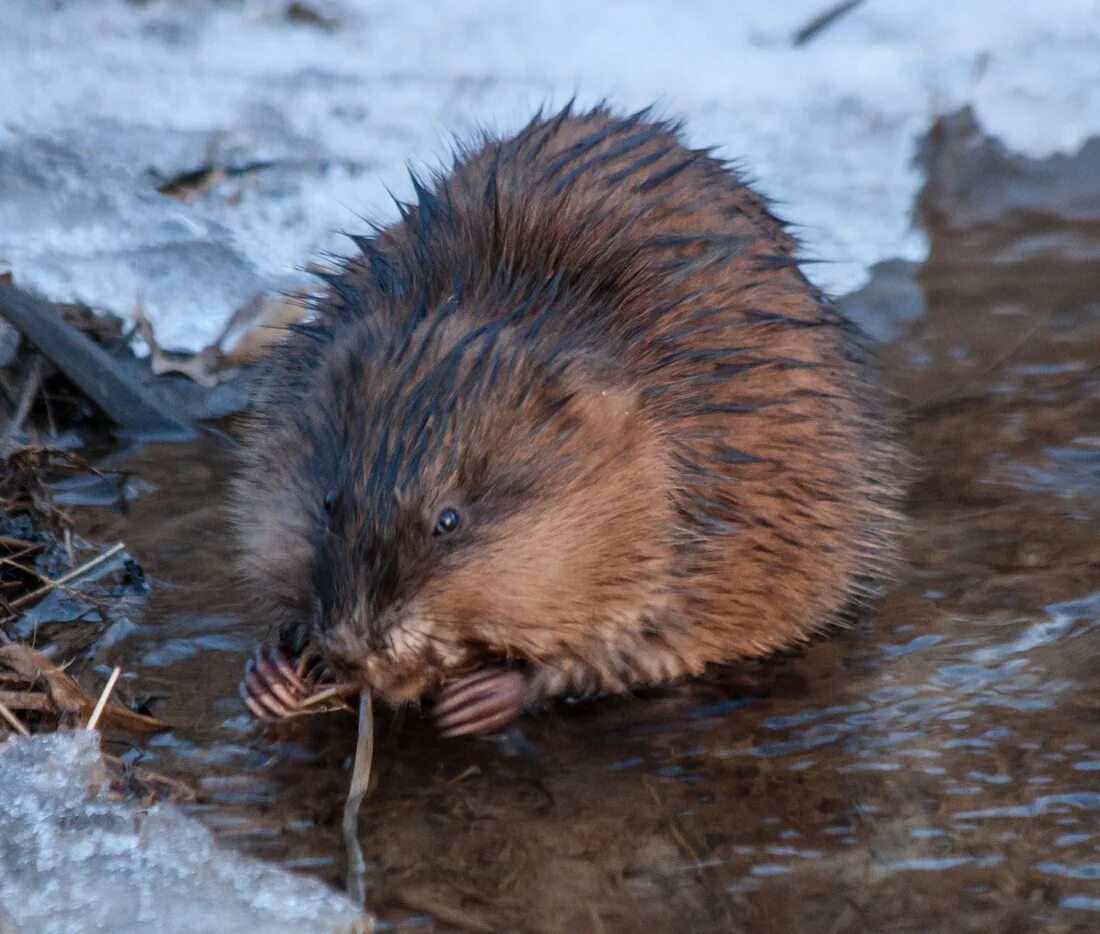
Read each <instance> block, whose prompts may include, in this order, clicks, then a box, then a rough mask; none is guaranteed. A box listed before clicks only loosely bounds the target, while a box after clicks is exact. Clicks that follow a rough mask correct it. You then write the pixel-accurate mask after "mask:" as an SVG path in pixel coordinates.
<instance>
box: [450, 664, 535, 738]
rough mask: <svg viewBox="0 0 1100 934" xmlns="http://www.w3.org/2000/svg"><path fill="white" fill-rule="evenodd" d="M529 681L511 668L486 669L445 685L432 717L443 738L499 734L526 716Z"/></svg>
mask: <svg viewBox="0 0 1100 934" xmlns="http://www.w3.org/2000/svg"><path fill="white" fill-rule="evenodd" d="M526 696H527V678H526V677H525V676H524V675H523V673H522V672H519V671H515V670H514V669H510V668H484V669H482V670H481V671H479V672H477V673H476V674H472V675H470V676H469V677H467V678H463V679H461V680H460V681H455V682H454V683H453V684H448V685H446V686H445V687H444V688H443V689H442V691H441V692H440V694H439V697H438V698H437V700H436V703H435V709H434V711H433V716H434V719H435V722H436V726H437V727H438V728H439V732H440V735H441V736H448V737H450V736H480V735H485V734H487V733H496V732H499V731H500V730H502V729H504V728H505V727H506V726H508V724H510V723H511V722H512V721H513V720H515V719H516V718H517V717H519V715H520V714H521V713H523V705H524V700H525V698H526Z"/></svg>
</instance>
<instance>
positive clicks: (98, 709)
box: [87, 665, 122, 730]
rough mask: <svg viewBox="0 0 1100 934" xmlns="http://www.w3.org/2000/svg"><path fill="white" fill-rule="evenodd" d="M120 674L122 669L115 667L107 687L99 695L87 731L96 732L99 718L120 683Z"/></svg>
mask: <svg viewBox="0 0 1100 934" xmlns="http://www.w3.org/2000/svg"><path fill="white" fill-rule="evenodd" d="M120 674H122V669H121V668H119V667H118V665H115V670H114V671H112V672H111V677H109V678H108V679H107V686H106V687H105V688H104V689H103V693H102V694H100V695H99V700H98V701H96V705H95V710H93V711H92V715H91V716H90V717H89V718H88V727H87V729H89V730H94V729H95V728H96V726H97V725H98V724H99V718H100V717H101V716H102V715H103V710H104V708H105V707H106V706H107V699H108V698H109V697H110V696H111V691H113V690H114V689H115V682H116V681H118V676H119V675H120Z"/></svg>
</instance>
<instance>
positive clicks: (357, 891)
mask: <svg viewBox="0 0 1100 934" xmlns="http://www.w3.org/2000/svg"><path fill="white" fill-rule="evenodd" d="M373 759H374V710H373V708H372V706H371V693H370V691H363V692H362V693H360V695H359V737H358V739H357V740H356V742H355V762H354V764H353V765H352V771H351V787H350V788H349V789H348V800H347V802H346V803H345V804H344V820H343V831H344V846H345V847H346V849H347V853H348V897H349V898H350V899H351V900H352V902H353V903H354V904H355V905H356V906H358V907H359V908H362V907H363V905H364V904H365V903H366V900H367V864H366V862H365V861H364V859H363V847H362V845H361V844H360V843H359V806H360V805H361V804H362V803H363V798H364V796H365V795H366V793H367V786H368V785H370V771H371V768H370V767H371V761H372V760H373Z"/></svg>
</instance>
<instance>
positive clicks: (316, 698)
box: [298, 682, 359, 709]
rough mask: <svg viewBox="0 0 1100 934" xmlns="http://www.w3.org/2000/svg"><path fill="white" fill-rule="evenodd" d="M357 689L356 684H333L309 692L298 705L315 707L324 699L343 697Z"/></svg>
mask: <svg viewBox="0 0 1100 934" xmlns="http://www.w3.org/2000/svg"><path fill="white" fill-rule="evenodd" d="M358 690H359V685H357V684H352V683H350V682H349V683H348V684H334V685H332V686H331V687H327V688H325V689H324V690H321V691H318V692H317V693H316V694H310V695H309V697H307V698H305V699H304V700H302V701H300V702H299V704H298V706H299V707H302V708H303V709H305V708H309V707H316V706H317V705H318V704H323V703H324V702H325V701H327V700H329V699H330V698H333V697H344V696H346V695H348V694H354V693H355V692H356V691H358Z"/></svg>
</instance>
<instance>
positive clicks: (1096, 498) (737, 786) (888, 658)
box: [83, 215, 1100, 932]
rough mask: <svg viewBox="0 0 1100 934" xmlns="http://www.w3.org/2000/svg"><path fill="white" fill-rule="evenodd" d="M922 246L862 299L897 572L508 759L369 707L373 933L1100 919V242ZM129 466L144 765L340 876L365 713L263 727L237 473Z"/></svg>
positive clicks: (195, 459) (984, 926)
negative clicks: (894, 480) (377, 922)
mask: <svg viewBox="0 0 1100 934" xmlns="http://www.w3.org/2000/svg"><path fill="white" fill-rule="evenodd" d="M932 242H933V254H932V257H931V259H930V261H929V262H928V263H927V264H926V265H925V266H924V267H923V268H922V269H920V270H919V271H918V275H917V278H916V280H915V282H913V281H907V280H906V279H905V275H904V271H902V273H900V274H899V273H898V272H897V270H894V271H893V273H892V274H894V275H900V276H901V279H900V286H899V288H895V289H893V290H892V291H891V290H886V292H885V293H884V294H889V295H894V296H895V297H896V301H897V302H898V303H899V304H898V305H897V307H893V308H891V307H884V308H880V309H878V310H877V311H876V314H878V315H879V316H880V319H879V321H878V322H877V323H879V324H881V323H882V321H886V320H889V321H890V322H891V327H890V329H888V330H890V333H891V334H892V337H890V339H889V340H888V341H887V342H886V343H885V344H884V345H883V346H882V347H881V348H880V350H879V354H880V357H881V358H882V360H883V363H884V365H885V369H886V373H887V375H888V380H889V382H890V383H891V385H892V388H893V389H894V391H895V392H896V394H897V396H898V400H899V405H900V406H901V407H902V408H903V409H904V410H905V412H906V417H907V421H906V429H905V430H906V435H907V438H908V440H909V444H910V448H911V450H912V451H913V454H914V457H915V460H916V468H915V474H916V476H915V478H914V483H913V487H912V493H911V497H910V501H909V504H908V509H907V511H908V513H909V515H910V516H911V520H912V525H911V529H910V534H909V536H908V539H907V543H906V549H905V550H906V559H907V563H906V567H905V568H904V570H903V572H902V574H901V578H900V580H899V582H898V583H897V584H896V585H895V586H893V587H892V588H891V589H890V591H889V592H888V593H887V594H886V596H885V597H884V598H883V599H882V600H880V601H879V602H878V603H877V604H876V606H875V608H874V610H873V612H871V613H870V614H869V615H868V616H867V617H866V618H865V619H863V620H861V621H860V622H859V623H858V624H857V625H856V626H854V627H853V628H852V629H850V630H848V631H845V632H842V633H839V634H837V635H836V636H835V637H833V638H830V639H827V640H823V641H820V642H818V643H815V644H813V645H812V646H810V647H808V648H807V649H806V650H804V651H802V652H800V653H796V654H792V655H788V656H784V657H780V658H775V659H771V660H768V661H766V662H762V663H755V664H750V665H744V666H737V667H735V668H732V669H730V670H729V671H728V672H725V673H723V674H722V675H721V676H718V677H715V678H713V679H710V680H708V681H707V682H706V683H701V684H696V685H691V686H687V687H683V688H679V689H676V690H669V691H664V692H655V694H654V695H653V696H650V697H646V698H637V699H630V700H611V701H606V702H599V703H592V704H584V705H576V706H572V707H561V708H559V709H557V710H555V711H553V712H550V713H547V714H544V715H541V716H538V717H532V718H529V719H528V720H526V721H525V722H524V723H523V726H522V738H518V737H513V738H512V739H511V740H510V741H508V742H497V741H441V740H438V739H436V738H435V737H434V736H433V734H432V733H431V731H430V730H429V729H428V728H427V727H426V726H425V725H424V724H423V723H422V722H420V721H419V720H418V718H417V717H416V716H415V714H408V715H406V716H405V717H404V718H402V719H401V720H400V721H399V722H395V721H392V720H391V719H389V718H384V719H383V721H382V723H381V726H380V734H379V746H378V750H377V753H376V758H375V767H376V776H377V778H376V787H375V790H374V791H373V794H372V796H371V797H370V799H369V800H368V802H367V805H366V807H365V808H364V814H363V819H362V823H361V827H362V838H363V843H364V848H365V851H366V854H367V856H368V859H370V860H372V884H373V889H372V894H371V897H370V904H371V906H372V907H373V908H374V909H375V910H376V911H378V912H379V914H380V916H381V918H382V919H383V921H384V922H385V923H386V924H388V925H392V926H394V927H397V928H405V927H408V928H418V929H429V930H431V929H439V930H449V929H459V930H531V931H587V930H591V931H596V932H600V931H626V930H668V931H689V930H690V931H699V930H718V929H729V928H731V927H740V926H745V927H748V928H750V929H752V930H755V931H772V930H774V931H790V930H807V931H808V930H813V931H819V930H820V931H848V930H872V931H877V930H894V931H917V930H920V931H928V930H951V931H971V930H973V931H990V930H999V931H1007V930H1025V929H1026V930H1034V929H1042V930H1052V931H1068V930H1086V929H1093V930H1095V929H1096V928H1097V927H1100V700H1098V698H1100V631H1098V630H1100V536H1098V535H1097V521H1098V518H1100V516H1098V513H1100V366H1098V363H1100V269H1098V267H1097V263H1096V259H1095V257H1096V256H1097V255H1098V254H1100V227H1098V226H1097V225H1096V224H1095V223H1092V222H1088V221H1083V222H1073V223H1071V222H1068V221H1064V220H1060V219H1058V218H1057V217H1052V216H1041V215H1029V216H1028V217H1027V218H1025V219H1023V220H1020V219H1017V221H1015V222H1013V223H1012V224H1004V223H998V224H984V225H981V226H973V225H971V226H969V227H965V228H962V229H961V230H952V229H951V228H950V227H949V226H948V225H946V224H944V225H941V226H940V227H937V228H934V229H933V230H932ZM895 284H897V283H895ZM914 302H915V304H914ZM922 302H923V307H922ZM902 305H904V306H905V307H902ZM857 310H858V309H857ZM868 323H869V324H875V323H876V322H868ZM872 329H873V328H872ZM115 463H116V466H117V464H118V463H125V464H127V465H128V466H129V467H130V468H131V469H132V470H134V471H135V473H136V476H137V477H138V478H140V480H141V482H142V484H145V485H147V488H145V491H144V492H139V493H138V495H136V497H135V498H134V499H133V500H132V502H130V504H129V508H128V513H127V514H126V515H122V514H120V513H119V512H117V511H113V510H110V509H104V508H102V507H94V508H93V507H89V508H88V509H86V510H85V511H84V516H83V518H84V521H85V523H86V526H87V530H88V532H89V533H90V534H94V535H96V536H98V537H100V538H102V539H103V540H108V539H115V538H121V539H123V540H125V541H126V542H127V543H128V545H130V547H131V548H132V550H133V551H134V552H135V553H136V554H137V555H138V556H139V557H140V558H141V560H142V561H143V562H144V564H145V568H146V571H147V573H149V574H150V575H151V577H152V578H153V581H154V589H153V595H152V597H151V598H150V600H149V601H148V605H147V606H145V607H142V605H141V604H140V602H138V603H135V605H134V607H133V610H134V615H133V616H132V621H131V622H130V623H129V624H126V623H119V622H117V621H116V623H115V629H114V630H111V631H112V632H113V633H114V636H112V637H110V638H107V639H102V640H100V641H99V642H98V643H97V648H96V650H95V657H94V662H95V663H96V664H99V665H108V664H120V665H123V666H124V668H125V670H126V671H127V672H128V673H130V674H131V675H134V676H136V680H135V681H134V682H133V683H134V686H135V690H140V691H141V692H142V693H143V694H148V695H153V697H152V698H151V699H150V706H151V709H152V710H153V711H154V712H155V713H156V714H157V715H158V716H160V717H162V718H164V719H165V720H168V721H169V722H171V723H172V724H174V725H175V726H176V727H177V728H176V729H175V731H174V732H172V733H170V734H167V735H165V736H162V737H160V738H158V739H155V740H153V741H151V742H148V743H147V744H145V745H144V746H142V747H140V748H137V747H134V748H131V749H130V750H129V752H128V753H127V754H128V755H130V756H131V757H136V756H140V757H142V759H143V761H144V763H145V764H147V765H149V766H151V767H152V768H155V769H158V770H161V771H164V772H168V773H170V774H172V775H175V776H182V777H185V778H188V779H190V780H192V781H194V782H195V784H196V785H197V788H198V791H199V799H198V801H197V802H196V803H195V804H194V805H191V806H190V807H191V808H192V809H193V810H194V812H195V813H197V814H199V815H200V816H201V817H202V818H203V819H204V820H205V822H206V823H207V824H208V825H209V826H210V827H211V828H213V829H214V831H215V832H216V834H217V835H218V836H219V837H221V838H222V839H223V840H225V841H226V842H228V843H229V844H230V845H232V846H236V847H240V848H241V849H243V850H246V851H248V852H251V853H254V854H258V855H261V856H264V857H267V858H269V859H272V860H277V861H279V862H281V863H283V864H284V865H287V866H290V867H293V868H296V869H298V870H300V871H302V872H306V873H311V874H316V875H319V876H321V877H323V878H326V879H328V880H330V881H332V882H334V883H336V884H339V883H340V881H341V877H342V871H343V867H342V848H341V846H340V842H339V836H338V825H339V811H340V807H341V806H342V802H343V797H344V793H345V788H346V783H347V780H348V772H347V758H348V756H349V754H350V752H351V748H352V740H353V735H352V734H353V730H354V723H355V721H354V718H353V717H352V716H350V715H347V716H344V715H339V714H338V715H332V716H326V717H315V718H311V719H307V720H305V721H299V722H298V723H297V724H296V725H294V726H293V727H291V728H290V729H289V730H284V732H283V733H282V734H281V735H280V736H278V737H275V736H271V735H267V736H265V735H263V734H262V731H261V730H260V729H259V728H258V727H257V726H256V725H255V724H253V723H252V722H251V721H250V720H249V718H248V717H247V716H246V715H245V713H244V710H243V707H242V705H241V704H240V702H239V701H238V699H237V696H236V692H235V685H236V682H237V679H238V678H239V675H240V671H241V667H242V665H243V662H244V659H245V657H246V655H247V654H248V652H249V651H250V649H251V647H252V646H253V644H254V642H256V641H257V640H259V639H262V638H264V637H265V636H266V635H267V633H266V632H265V629H264V624H263V621H259V620H256V619H251V618H249V616H248V614H247V613H246V612H244V611H242V610H240V608H236V607H234V606H233V605H232V602H231V600H229V599H228V593H229V588H228V585H227V584H225V582H224V581H223V580H222V579H221V577H220V570H221V568H223V567H224V565H225V556H226V549H227V548H228V547H229V543H228V541H227V539H226V535H225V525H224V521H223V520H222V519H221V517H220V515H219V514H218V511H217V510H218V504H219V501H220V496H221V491H222V486H223V482H224V476H225V456H224V453H223V452H220V451H219V450H218V449H217V447H216V446H215V445H214V444H213V443H210V444H202V445H196V446H192V447H190V448H188V447H183V446H178V445H177V446H172V447H162V448H156V447H149V448H146V449H144V450H141V451H138V452H135V453H132V454H129V455H119V456H117V457H116V459H115ZM149 488H151V489H149ZM124 749H125V747H122V746H120V747H119V748H118V750H116V751H123V750H124Z"/></svg>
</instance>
